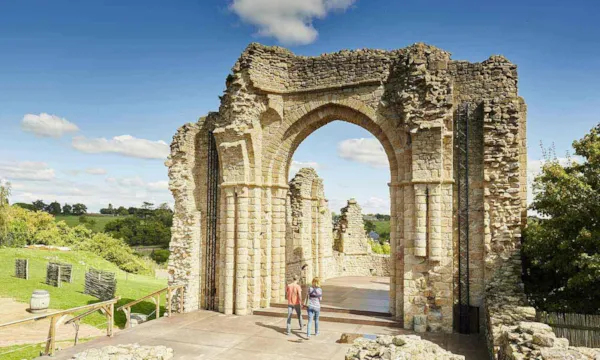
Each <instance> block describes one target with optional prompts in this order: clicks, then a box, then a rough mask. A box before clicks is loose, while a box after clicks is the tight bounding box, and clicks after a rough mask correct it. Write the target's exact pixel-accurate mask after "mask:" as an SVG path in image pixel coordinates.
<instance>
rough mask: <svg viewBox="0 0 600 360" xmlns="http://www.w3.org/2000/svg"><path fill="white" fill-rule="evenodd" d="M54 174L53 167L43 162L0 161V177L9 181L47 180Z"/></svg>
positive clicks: (53, 176)
mask: <svg viewBox="0 0 600 360" xmlns="http://www.w3.org/2000/svg"><path fill="white" fill-rule="evenodd" d="M55 176H56V173H55V171H54V169H52V168H50V167H48V165H47V164H46V163H43V162H34V161H23V162H0V177H1V178H5V179H7V180H9V181H16V180H20V181H49V180H52V179H54V178H55Z"/></svg>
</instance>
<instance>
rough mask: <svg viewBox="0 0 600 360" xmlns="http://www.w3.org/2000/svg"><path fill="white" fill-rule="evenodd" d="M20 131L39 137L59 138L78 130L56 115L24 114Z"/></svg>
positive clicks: (75, 126)
mask: <svg viewBox="0 0 600 360" xmlns="http://www.w3.org/2000/svg"><path fill="white" fill-rule="evenodd" d="M21 129H23V131H26V132H30V133H33V134H35V135H36V136H40V137H53V138H59V137H61V136H63V135H64V134H66V133H69V132H77V131H79V128H78V127H77V125H75V124H73V123H72V122H69V121H67V119H64V118H60V117H58V116H56V115H50V114H46V113H41V114H39V115H34V114H26V115H25V116H23V120H22V121H21Z"/></svg>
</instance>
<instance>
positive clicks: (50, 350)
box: [44, 316, 56, 356]
mask: <svg viewBox="0 0 600 360" xmlns="http://www.w3.org/2000/svg"><path fill="white" fill-rule="evenodd" d="M55 341H56V316H53V317H51V318H50V330H49V331H48V340H47V341H46V349H45V351H44V355H50V356H52V355H54V347H55Z"/></svg>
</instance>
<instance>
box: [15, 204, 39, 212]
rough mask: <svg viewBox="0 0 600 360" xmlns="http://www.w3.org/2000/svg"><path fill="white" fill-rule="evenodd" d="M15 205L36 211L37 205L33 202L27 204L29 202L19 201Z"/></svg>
mask: <svg viewBox="0 0 600 360" xmlns="http://www.w3.org/2000/svg"><path fill="white" fill-rule="evenodd" d="M13 206H18V207H20V208H22V209H27V210H31V211H35V207H34V206H33V204H27V203H22V202H18V203H14V204H13Z"/></svg>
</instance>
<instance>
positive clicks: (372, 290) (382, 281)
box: [322, 276, 390, 313]
mask: <svg viewBox="0 0 600 360" xmlns="http://www.w3.org/2000/svg"><path fill="white" fill-rule="evenodd" d="M322 288H323V301H322V304H323V305H326V306H331V307H337V308H343V309H352V310H366V311H378V312H385V313H387V312H389V311H390V306H389V304H390V298H389V296H390V295H389V292H390V278H389V277H380V276H379V277H378V276H344V277H337V278H331V279H327V280H325V281H324V282H323V284H322Z"/></svg>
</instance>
